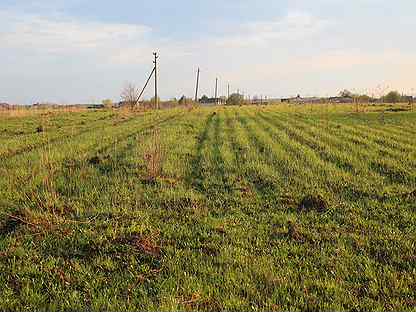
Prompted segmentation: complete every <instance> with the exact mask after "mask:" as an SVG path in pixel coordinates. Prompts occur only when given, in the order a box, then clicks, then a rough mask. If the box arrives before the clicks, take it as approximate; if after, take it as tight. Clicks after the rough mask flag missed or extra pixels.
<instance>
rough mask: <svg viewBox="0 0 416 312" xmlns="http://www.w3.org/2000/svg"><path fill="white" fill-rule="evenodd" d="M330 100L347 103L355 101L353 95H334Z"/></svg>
mask: <svg viewBox="0 0 416 312" xmlns="http://www.w3.org/2000/svg"><path fill="white" fill-rule="evenodd" d="M329 101H330V102H331V103H338V104H341V103H343V104H347V103H353V102H354V99H353V98H351V97H347V96H334V97H330V98H329Z"/></svg>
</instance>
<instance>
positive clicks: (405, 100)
mask: <svg viewBox="0 0 416 312" xmlns="http://www.w3.org/2000/svg"><path fill="white" fill-rule="evenodd" d="M414 101H415V98H414V97H413V96H411V95H410V96H409V95H403V96H402V102H403V103H413V102H414Z"/></svg>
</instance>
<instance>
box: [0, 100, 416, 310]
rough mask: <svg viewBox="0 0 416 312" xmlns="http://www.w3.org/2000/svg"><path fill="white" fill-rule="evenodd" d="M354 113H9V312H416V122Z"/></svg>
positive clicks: (3, 145) (5, 240)
mask: <svg viewBox="0 0 416 312" xmlns="http://www.w3.org/2000/svg"><path fill="white" fill-rule="evenodd" d="M355 109H356V108H355V106H334V107H333V106H329V107H328V106H325V105H315V106H290V105H282V106H271V107H240V108H237V107H236V108H232V107H228V108H210V109H194V110H190V111H188V110H182V109H177V110H169V111H162V112H148V113H140V114H139V113H123V112H117V111H114V112H112V111H97V112H87V111H81V112H54V113H34V114H29V113H28V114H22V115H21V116H7V115H0V216H1V221H0V310H100V311H102V310H131V311H137V310H151V311H160V310H163V311H173V310H209V311H212V310H244V311H248V310H262V311H269V310H277V311H283V310H308V309H310V310H316V309H320V310H371V311H380V310H390V311H397V310H400V311H404V310H406V311H410V310H413V311H415V310H416V308H415V307H416V298H415V289H416V256H415V248H416V246H415V243H416V234H415V233H416V204H415V202H416V113H415V112H412V111H404V112H386V113H384V118H383V117H382V111H383V110H384V108H382V107H380V106H368V107H365V111H364V112H360V113H355V112H354V111H355ZM40 125H42V127H43V130H44V131H42V132H38V131H37V128H38V127H39V126H40ZM154 129H158V133H159V134H158V135H155V130H154ZM155 143H156V145H159V144H160V146H161V147H162V153H161V154H162V156H163V161H162V168H163V169H162V173H161V174H160V175H159V176H157V177H156V179H149V172H148V169H147V168H148V166H149V160H148V158H146V157H148V155H149V154H151V152H152V149H153V148H154V146H155ZM310 194H312V195H317V194H319V195H320V196H321V197H322V198H323V199H324V200H325V201H326V203H327V206H328V207H327V210H326V211H323V212H322V211H321V212H319V211H302V212H301V211H299V209H298V206H299V204H300V202H301V201H302V199H303V198H304V197H306V196H307V195H310Z"/></svg>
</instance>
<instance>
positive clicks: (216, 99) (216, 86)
mask: <svg viewBox="0 0 416 312" xmlns="http://www.w3.org/2000/svg"><path fill="white" fill-rule="evenodd" d="M215 104H218V78H215Z"/></svg>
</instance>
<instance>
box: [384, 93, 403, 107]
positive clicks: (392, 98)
mask: <svg viewBox="0 0 416 312" xmlns="http://www.w3.org/2000/svg"><path fill="white" fill-rule="evenodd" d="M401 99H402V96H401V95H400V93H399V92H397V91H390V92H389V93H387V95H386V96H385V97H384V102H386V103H394V104H395V103H398V102H400V101H401Z"/></svg>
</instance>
